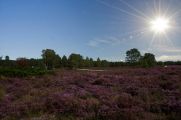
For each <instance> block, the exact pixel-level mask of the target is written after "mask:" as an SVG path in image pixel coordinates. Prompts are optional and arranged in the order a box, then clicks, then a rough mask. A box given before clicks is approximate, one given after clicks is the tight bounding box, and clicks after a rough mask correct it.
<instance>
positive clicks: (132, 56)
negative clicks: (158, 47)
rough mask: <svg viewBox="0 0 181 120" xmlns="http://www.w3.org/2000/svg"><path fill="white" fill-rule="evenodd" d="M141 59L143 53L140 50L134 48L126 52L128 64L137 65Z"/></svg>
mask: <svg viewBox="0 0 181 120" xmlns="http://www.w3.org/2000/svg"><path fill="white" fill-rule="evenodd" d="M140 58H141V53H140V52H139V50H138V49H136V48H133V49H130V50H128V51H126V62H128V63H137V62H139V60H140Z"/></svg>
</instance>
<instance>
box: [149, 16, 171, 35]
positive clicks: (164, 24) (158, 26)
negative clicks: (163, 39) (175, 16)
mask: <svg viewBox="0 0 181 120" xmlns="http://www.w3.org/2000/svg"><path fill="white" fill-rule="evenodd" d="M169 23H170V21H169V19H167V18H165V17H157V18H156V19H154V20H151V21H150V28H151V30H152V31H154V32H155V33H164V32H165V31H166V30H168V29H169V28H170V24H169Z"/></svg>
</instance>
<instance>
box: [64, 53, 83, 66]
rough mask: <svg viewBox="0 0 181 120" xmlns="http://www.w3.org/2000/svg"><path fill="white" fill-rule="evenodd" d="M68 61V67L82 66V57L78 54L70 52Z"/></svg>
mask: <svg viewBox="0 0 181 120" xmlns="http://www.w3.org/2000/svg"><path fill="white" fill-rule="evenodd" d="M68 62H69V67H70V68H80V67H82V66H83V65H82V62H83V57H82V56H81V55H80V54H75V53H72V54H71V55H70V56H69V59H68Z"/></svg>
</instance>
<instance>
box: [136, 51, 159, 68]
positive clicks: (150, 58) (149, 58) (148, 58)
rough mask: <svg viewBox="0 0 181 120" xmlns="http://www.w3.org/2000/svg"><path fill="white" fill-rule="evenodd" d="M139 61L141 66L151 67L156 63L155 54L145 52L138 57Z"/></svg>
mask: <svg viewBox="0 0 181 120" xmlns="http://www.w3.org/2000/svg"><path fill="white" fill-rule="evenodd" d="M140 63H141V65H142V66H143V67H152V66H154V65H155V64H156V60H155V56H154V55H153V54H151V53H145V54H144V56H143V57H142V58H141V59H140Z"/></svg>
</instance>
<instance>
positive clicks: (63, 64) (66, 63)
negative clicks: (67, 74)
mask: <svg viewBox="0 0 181 120" xmlns="http://www.w3.org/2000/svg"><path fill="white" fill-rule="evenodd" d="M61 63H62V67H68V60H67V57H66V56H65V55H64V56H63V57H62V61H61Z"/></svg>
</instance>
